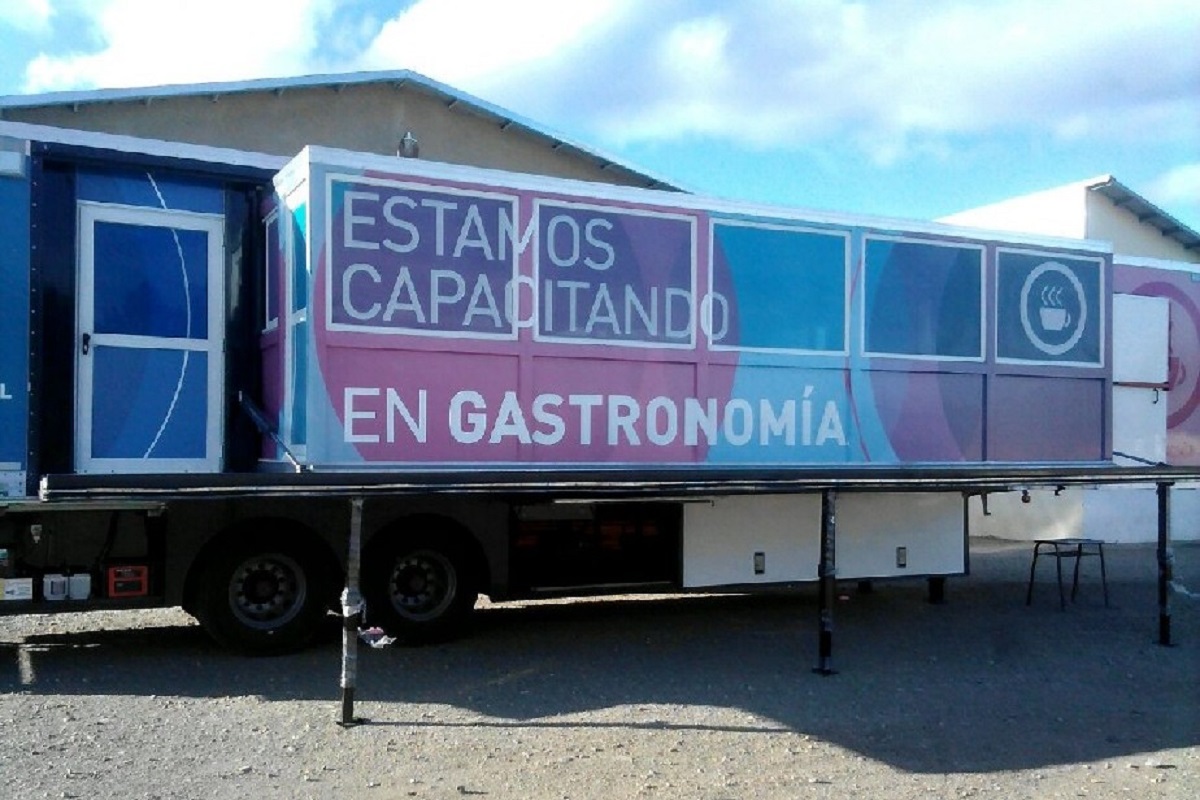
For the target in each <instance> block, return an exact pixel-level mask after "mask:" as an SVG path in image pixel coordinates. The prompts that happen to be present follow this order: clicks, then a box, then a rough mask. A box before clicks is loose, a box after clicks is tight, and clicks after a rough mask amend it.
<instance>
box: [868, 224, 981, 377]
mask: <svg viewBox="0 0 1200 800" xmlns="http://www.w3.org/2000/svg"><path fill="white" fill-rule="evenodd" d="M982 265H983V251H982V250H980V249H979V248H977V247H951V246H945V245H933V244H924V243H921V242H895V241H888V240H879V239H868V240H867V244H866V349H867V351H868V352H871V353H888V354H894V355H904V356H930V357H944V358H981V357H982V356H983V340H982V336H983V334H982V329H981V325H982V320H981V317H980V314H982V313H983V311H982V301H981V297H982V294H981V292H982V286H983V274H982Z"/></svg>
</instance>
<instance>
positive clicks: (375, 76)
mask: <svg viewBox="0 0 1200 800" xmlns="http://www.w3.org/2000/svg"><path fill="white" fill-rule="evenodd" d="M373 83H393V84H397V85H398V86H399V85H405V84H411V85H412V86H414V87H416V88H417V89H418V90H423V91H426V92H428V93H430V94H433V95H436V96H438V97H441V98H444V99H445V100H447V101H449V104H450V105H453V104H456V103H462V104H464V105H466V106H468V107H470V109H471V111H473V112H474V113H477V114H481V115H483V116H485V117H492V118H494V119H495V120H496V121H497V122H499V124H500V125H501V127H502V128H505V129H507V128H509V127H514V126H515V127H518V128H520V129H521V130H523V131H525V132H526V133H529V134H532V135H534V136H537V137H541V138H544V139H548V140H551V141H553V142H554V143H556V144H560V145H562V146H564V147H569V148H571V149H572V150H574V151H576V152H578V153H580V154H581V155H584V156H587V157H590V158H593V159H596V160H597V161H598V162H600V168H601V169H606V168H614V169H618V170H620V171H622V172H625V173H627V174H629V175H631V176H634V177H635V178H637V179H639V181H640V182H644V184H645V186H646V187H647V188H651V189H664V190H668V191H681V192H691V190H690V189H686V188H684V187H682V186H680V185H679V184H677V183H676V182H675V181H672V180H669V179H667V178H665V177H663V176H660V175H656V174H654V173H652V172H649V171H648V170H645V169H642V168H640V167H637V166H635V165H633V164H630V163H628V162H626V161H624V160H623V159H620V158H617V157H615V156H612V155H610V154H608V153H605V152H603V151H601V150H598V149H596V148H594V147H591V146H590V145H585V144H583V143H581V142H577V141H574V140H572V139H570V138H569V137H566V136H563V135H561V134H559V133H558V132H556V131H554V130H552V129H550V128H548V127H546V126H544V125H541V124H539V123H537V122H534V121H533V120H530V119H526V118H524V117H521V116H520V115H518V114H514V113H513V112H511V111H509V110H508V109H505V108H502V107H501V106H498V105H495V104H494V103H489V102H488V101H486V100H483V99H480V98H478V97H475V96H474V95H471V94H468V93H466V92H464V91H461V90H459V89H456V88H454V87H453V86H449V85H447V84H444V83H441V82H440V81H436V80H434V79H433V78H430V77H428V76H426V75H422V74H421V73H419V72H414V71H412V70H408V69H402V70H384V71H374V72H348V73H326V74H316V75H299V76H292V77H280V78H256V79H252V80H244V81H225V82H218V83H193V84H171V85H163V86H148V87H132V88H121V89H93V90H85V91H64V92H47V93H43V94H30V95H5V96H0V114H2V113H3V111H4V110H5V109H18V108H40V107H46V106H75V105H84V104H90V103H119V102H137V101H145V100H154V99H167V98H177V97H194V96H204V95H222V94H238V93H243V92H279V91H286V90H288V89H314V88H321V87H329V88H331V89H336V88H339V87H345V86H359V85H366V84H373ZM2 118H3V117H2V116H0V119H2Z"/></svg>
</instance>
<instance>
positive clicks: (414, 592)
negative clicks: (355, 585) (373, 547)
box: [388, 550, 458, 621]
mask: <svg viewBox="0 0 1200 800" xmlns="http://www.w3.org/2000/svg"><path fill="white" fill-rule="evenodd" d="M457 593H458V572H457V570H455V568H454V564H453V563H451V561H450V559H448V558H446V556H445V555H443V554H442V553H438V552H436V551H433V550H415V551H413V552H411V553H407V554H405V555H403V556H401V557H400V558H398V559H396V563H395V565H394V566H393V567H392V573H391V576H390V577H389V578H388V596H389V597H390V599H391V602H392V607H393V608H394V609H396V612H397V613H399V614H400V615H401V616H403V617H405V618H407V619H411V620H416V621H423V620H431V619H436V618H437V617H439V616H441V615H442V614H444V613H445V612H446V610H447V609H448V608H450V606H451V605H452V604H453V602H454V598H455V595H456V594H457Z"/></svg>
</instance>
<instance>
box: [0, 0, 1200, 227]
mask: <svg viewBox="0 0 1200 800" xmlns="http://www.w3.org/2000/svg"><path fill="white" fill-rule="evenodd" d="M234 20H236V21H237V22H236V24H235V23H234V22H233V21H234ZM1198 41H1200V3H1197V2H1195V0H1141V1H1140V2H1131V0H978V1H977V2H972V1H971V0H886V1H885V0H858V2H846V1H844V0H743V1H742V2H721V0H655V2H647V1H645V0H571V2H564V1H563V0H415V2H414V1H413V0H345V1H344V2H338V1H337V0H251V1H250V2H248V1H247V0H204V2H194V0H0V94H25V93H36V92H49V91H58V90H67V89H88V88H97V87H126V86H151V85H160V84H168V83H190V82H207V81H223V80H240V79H248V78H263V77H275V76H290V75H303V74H310V73H327V72H342V71H356V70H380V69H413V70H416V71H418V72H421V73H424V74H426V75H428V76H430V77H432V78H435V79H437V80H440V81H443V82H445V83H449V84H451V85H453V86H455V87H457V88H459V89H462V90H464V91H467V92H470V93H472V94H475V95H477V96H479V97H481V98H483V99H485V100H487V101H489V102H492V103H495V104H497V105H500V106H504V107H506V108H508V109H510V110H512V111H514V112H515V113H517V114H519V115H521V116H524V117H526V118H529V119H532V120H536V121H537V122H539V123H541V124H543V125H544V126H547V127H549V128H550V129H552V130H556V131H559V132H561V133H562V134H565V135H566V136H568V137H570V138H572V139H574V140H577V141H579V142H582V143H586V144H589V145H592V146H594V147H595V148H597V149H599V150H602V151H604V152H607V153H610V154H612V155H614V156H617V157H620V158H622V159H624V160H626V161H628V162H632V163H633V164H634V165H636V166H640V167H643V168H645V169H647V170H649V171H651V172H654V173H656V174H659V175H662V176H664V177H667V178H670V179H673V180H675V181H676V182H679V183H681V184H683V185H684V186H686V187H688V188H691V189H694V190H696V191H700V192H703V193H706V194H712V195H718V196H722V197H731V198H742V199H749V200H753V201H756V202H764V203H781V204H786V205H792V206H801V207H809V208H818V209H830V210H835V211H846V212H855V213H867V214H883V215H889V216H904V217H915V218H926V219H927V218H935V217H938V216H941V215H944V214H949V213H952V212H955V211H959V210H963V209H966V208H970V207H973V206H977V205H982V204H985V203H989V202H994V201H997V200H1001V199H1004V198H1006V197H1011V196H1014V195H1018V194H1024V193H1027V192H1032V191H1037V190H1040V189H1046V188H1050V187H1053V186H1058V185H1061V184H1065V183H1071V182H1074V181H1079V180H1083V179H1086V178H1091V177H1094V176H1097V175H1102V174H1108V173H1111V174H1113V175H1114V176H1115V177H1117V179H1119V180H1120V181H1122V182H1123V183H1125V184H1126V185H1128V186H1130V187H1131V188H1133V189H1134V190H1135V191H1137V192H1139V193H1141V194H1142V195H1144V196H1145V197H1147V198H1148V199H1150V200H1151V201H1152V202H1154V203H1156V204H1158V205H1159V206H1160V207H1161V208H1163V209H1164V210H1165V211H1167V212H1168V213H1170V214H1172V215H1173V216H1175V217H1177V218H1179V219H1180V220H1181V221H1183V222H1184V223H1185V224H1187V225H1189V226H1190V227H1191V228H1193V229H1200V47H1197V46H1196V42H1198Z"/></svg>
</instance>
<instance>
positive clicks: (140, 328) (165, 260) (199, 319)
mask: <svg viewBox="0 0 1200 800" xmlns="http://www.w3.org/2000/svg"><path fill="white" fill-rule="evenodd" d="M94 235H95V280H96V298H95V308H96V318H95V332H96V333H125V334H136V335H140V336H170V337H177V338H192V339H204V338H207V337H208V311H207V303H208V236H207V234H205V233H204V232H202V231H189V230H177V229H173V228H160V227H152V226H146V225H126V224H123V223H116V222H97V223H96V225H95V231H94Z"/></svg>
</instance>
